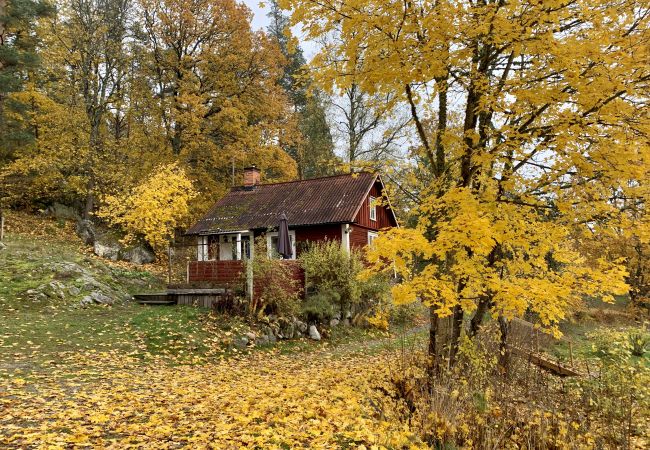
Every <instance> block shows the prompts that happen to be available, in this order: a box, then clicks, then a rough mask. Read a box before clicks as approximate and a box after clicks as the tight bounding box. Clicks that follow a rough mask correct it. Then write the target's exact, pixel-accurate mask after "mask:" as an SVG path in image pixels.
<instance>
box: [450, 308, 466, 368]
mask: <svg viewBox="0 0 650 450" xmlns="http://www.w3.org/2000/svg"><path fill="white" fill-rule="evenodd" d="M463 316H464V314H463V308H462V307H461V306H460V305H457V306H455V307H454V314H453V316H452V322H451V338H450V343H449V345H450V349H449V367H453V366H454V364H455V363H456V355H457V354H458V344H459V341H460V332H461V330H462V328H463Z"/></svg>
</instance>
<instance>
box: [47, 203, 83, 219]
mask: <svg viewBox="0 0 650 450" xmlns="http://www.w3.org/2000/svg"><path fill="white" fill-rule="evenodd" d="M45 214H47V215H48V216H52V217H54V218H55V219H64V220H76V219H78V218H79V213H78V212H77V210H76V209H74V208H73V207H71V206H66V205H64V204H62V203H53V204H52V205H50V206H48V207H47V209H46V210H45Z"/></svg>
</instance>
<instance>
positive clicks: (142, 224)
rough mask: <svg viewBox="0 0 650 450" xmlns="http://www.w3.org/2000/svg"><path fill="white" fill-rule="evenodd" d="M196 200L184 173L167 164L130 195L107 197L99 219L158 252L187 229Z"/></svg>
mask: <svg viewBox="0 0 650 450" xmlns="http://www.w3.org/2000/svg"><path fill="white" fill-rule="evenodd" d="M195 196H196V191H195V190H194V188H193V186H192V182H191V181H190V179H189V178H188V177H187V175H186V174H185V171H184V170H183V169H182V168H181V167H179V166H178V164H176V163H173V164H167V165H163V166H160V167H159V168H158V169H157V170H156V171H155V172H154V173H152V174H151V176H149V178H147V179H146V180H145V181H144V182H142V183H141V184H139V185H138V186H136V187H135V188H134V189H133V190H131V191H130V192H128V193H126V194H124V195H111V196H107V197H106V198H105V199H104V205H103V206H102V207H101V208H100V209H99V211H98V213H97V215H98V216H99V217H101V218H104V219H106V220H107V221H108V222H109V223H111V224H112V225H115V226H119V227H120V228H121V229H122V230H124V231H125V233H126V239H127V240H133V239H137V238H142V239H144V240H145V241H146V242H148V243H149V244H150V245H151V246H152V247H153V248H154V249H155V250H158V251H159V250H161V249H163V248H164V247H165V246H166V245H167V243H168V242H169V239H170V238H171V237H172V236H173V233H174V230H175V229H176V228H178V227H181V226H184V225H187V220H188V218H189V216H190V202H191V200H192V199H193V198H194V197H195Z"/></svg>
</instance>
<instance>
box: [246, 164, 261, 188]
mask: <svg viewBox="0 0 650 450" xmlns="http://www.w3.org/2000/svg"><path fill="white" fill-rule="evenodd" d="M258 184H260V169H258V168H257V167H256V166H255V165H252V166H248V167H244V186H246V187H252V186H256V185H258Z"/></svg>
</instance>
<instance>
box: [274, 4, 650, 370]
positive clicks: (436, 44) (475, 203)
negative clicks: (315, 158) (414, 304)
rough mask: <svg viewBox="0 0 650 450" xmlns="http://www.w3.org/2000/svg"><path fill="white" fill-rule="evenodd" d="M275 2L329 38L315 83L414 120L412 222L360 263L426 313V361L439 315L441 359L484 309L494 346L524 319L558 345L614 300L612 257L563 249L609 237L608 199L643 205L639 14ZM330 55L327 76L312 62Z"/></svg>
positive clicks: (643, 74) (640, 10) (643, 43)
mask: <svg viewBox="0 0 650 450" xmlns="http://www.w3.org/2000/svg"><path fill="white" fill-rule="evenodd" d="M282 5H283V6H284V7H286V8H290V9H292V10H293V20H294V22H295V23H298V22H300V23H301V24H302V25H303V27H304V29H305V30H306V33H307V35H308V36H309V37H311V38H314V39H316V38H318V37H320V36H323V35H326V34H327V33H331V32H336V33H339V34H340V36H341V39H340V42H338V43H336V44H334V48H332V47H330V48H328V49H327V52H325V51H323V52H321V53H320V54H319V55H317V56H316V57H315V60H314V66H318V67H322V70H321V71H319V72H318V74H319V75H318V77H317V78H318V80H319V82H320V83H323V84H324V85H330V84H332V83H334V82H336V83H337V85H339V86H346V83H347V84H349V83H352V82H354V83H357V84H358V85H359V86H361V88H362V89H364V90H365V91H367V92H371V93H375V92H377V93H385V94H386V93H399V96H397V97H396V99H395V102H401V103H403V104H404V105H406V107H408V108H409V109H410V112H411V118H412V120H413V123H414V125H415V130H414V132H415V133H416V134H417V136H418V140H419V149H418V152H417V156H418V162H419V166H420V167H419V169H420V176H419V183H418V186H417V188H416V189H415V190H414V192H413V198H414V206H413V209H412V211H413V216H414V217H415V219H416V222H417V225H416V227H415V229H411V230H393V231H390V232H388V233H386V234H385V235H384V237H383V238H380V239H379V240H377V242H376V245H375V246H374V249H373V250H372V251H371V252H370V255H369V258H370V260H371V261H372V262H373V269H374V270H386V271H392V270H394V269H395V270H396V271H397V272H398V274H399V275H401V277H402V279H403V281H402V282H401V283H400V284H399V285H397V286H396V287H395V289H394V296H395V300H396V301H397V302H409V301H416V300H418V299H419V300H421V301H423V302H424V303H425V304H427V305H428V306H430V316H431V327H432V330H431V333H430V337H431V342H430V346H429V351H430V353H431V355H432V356H433V355H436V351H437V350H436V348H437V342H436V337H437V336H438V333H437V328H436V327H437V324H438V319H439V318H441V317H447V316H451V317H452V333H451V352H450V353H449V358H450V359H451V361H452V363H453V360H454V357H455V354H456V351H457V348H458V339H459V336H460V335H461V332H462V330H463V328H464V321H465V319H466V318H467V316H470V317H471V318H470V320H469V322H470V324H469V328H468V330H467V333H468V335H470V336H473V335H475V334H476V333H477V332H478V330H479V329H480V325H481V323H482V321H483V318H484V317H485V316H486V314H487V313H490V315H492V316H493V317H494V318H495V319H498V320H499V324H500V326H501V331H502V335H503V340H504V342H503V344H504V345H505V339H506V336H507V332H508V326H509V320H510V319H511V318H512V317H514V316H517V315H521V314H523V313H524V312H525V311H527V310H529V311H532V312H534V313H536V314H537V316H538V318H539V321H540V324H541V325H543V326H545V327H547V328H549V329H550V330H552V331H555V332H556V333H557V332H558V330H557V324H558V322H559V321H560V320H562V319H563V318H564V317H565V316H566V314H567V312H568V311H569V310H570V309H571V307H572V306H573V305H575V304H576V303H578V302H580V301H581V299H582V298H583V297H584V296H587V295H593V296H600V297H602V298H603V299H605V300H607V299H611V297H610V296H609V295H610V294H622V293H624V292H625V291H626V286H625V284H624V277H625V269H624V267H623V266H622V264H621V263H622V261H614V260H605V259H587V258H584V257H583V256H582V255H581V254H580V252H579V248H578V247H579V246H578V245H576V242H575V241H573V240H571V239H569V237H570V235H571V234H572V233H573V232H574V231H575V230H576V229H582V230H583V231H594V227H593V225H594V223H595V222H596V221H598V223H599V227H601V228H603V227H604V228H612V227H618V226H620V224H621V220H622V218H621V214H620V209H619V208H617V198H628V199H629V198H641V199H643V198H647V181H646V180H648V179H650V177H649V175H650V169H649V168H650V147H649V146H648V134H649V133H648V132H649V130H650V121H649V120H648V115H647V109H646V108H647V98H648V80H650V73H649V71H648V65H647V57H646V55H647V54H648V50H649V49H648V44H647V29H648V21H649V20H650V14H649V13H648V7H647V5H642V4H641V3H640V2H638V1H632V0H621V1H608V0H598V1H592V0H589V1H587V0H577V1H571V2H563V1H551V0H549V1H540V2H534V3H530V2H503V1H479V2H446V1H442V2H427V1H425V2H402V1H393V0H387V1H376V0H358V1H354V2H340V1H334V0H323V1H319V2H313V1H310V0H284V1H283V2H282ZM332 54H335V55H337V57H338V60H339V63H338V64H336V65H334V64H330V65H323V64H321V63H322V62H323V61H324V60H325V58H330V59H331V58H332ZM359 54H360V55H361V56H360V57H358V56H356V57H355V58H352V55H359ZM359 60H361V63H359ZM359 66H360V67H359ZM353 69H354V70H353ZM351 73H354V74H355V76H354V79H352V78H351V77H350V76H349V74H351ZM644 111H646V112H644ZM642 210H643V208H642ZM642 213H643V214H647V212H645V210H643V211H642ZM582 236H583V239H584V238H585V237H584V236H585V233H582ZM393 260H394V264H393V263H392V261H393Z"/></svg>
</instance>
